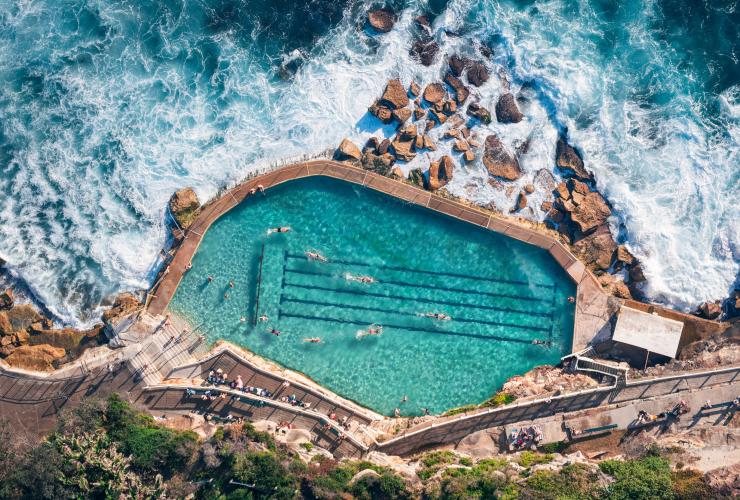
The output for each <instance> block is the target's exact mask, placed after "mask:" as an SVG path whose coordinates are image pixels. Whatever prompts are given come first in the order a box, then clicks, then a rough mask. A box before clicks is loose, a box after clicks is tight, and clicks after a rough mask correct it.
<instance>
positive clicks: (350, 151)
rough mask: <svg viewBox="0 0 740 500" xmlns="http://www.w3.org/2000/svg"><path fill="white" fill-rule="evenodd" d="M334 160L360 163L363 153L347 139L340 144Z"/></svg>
mask: <svg viewBox="0 0 740 500" xmlns="http://www.w3.org/2000/svg"><path fill="white" fill-rule="evenodd" d="M334 158H336V159H337V160H340V161H343V160H350V161H351V160H354V161H359V160H361V159H362V152H361V151H360V148H358V147H357V146H356V145H355V143H353V142H352V141H350V140H349V139H347V138H344V139H343V140H342V142H341V143H340V144H339V147H338V148H337V150H336V151H335V152H334Z"/></svg>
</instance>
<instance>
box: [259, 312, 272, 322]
mask: <svg viewBox="0 0 740 500" xmlns="http://www.w3.org/2000/svg"><path fill="white" fill-rule="evenodd" d="M257 319H259V320H260V321H267V320H268V319H270V318H268V317H267V314H263V315H262V316H260V317H259V318H257Z"/></svg>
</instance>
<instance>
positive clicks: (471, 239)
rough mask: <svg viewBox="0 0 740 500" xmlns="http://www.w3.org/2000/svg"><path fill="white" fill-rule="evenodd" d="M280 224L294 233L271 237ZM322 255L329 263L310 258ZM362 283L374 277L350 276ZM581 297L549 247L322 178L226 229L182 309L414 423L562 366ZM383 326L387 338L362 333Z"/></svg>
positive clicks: (246, 209)
mask: <svg viewBox="0 0 740 500" xmlns="http://www.w3.org/2000/svg"><path fill="white" fill-rule="evenodd" d="M276 226H290V227H291V228H292V231H290V232H288V233H284V234H271V235H268V234H267V230H268V228H272V227H276ZM309 250H310V251H317V252H320V253H321V254H322V255H324V256H325V257H326V258H327V259H328V262H323V263H322V262H316V261H312V260H309V259H307V258H306V256H305V252H306V251H309ZM209 276H211V277H213V281H210V282H209V281H208V277H209ZM358 276H369V277H372V279H373V281H374V282H373V283H360V282H357V281H352V280H350V279H348V278H351V277H358ZM232 281H233V285H234V286H233V288H232V287H231V285H230V282H232ZM574 295H575V284H574V283H573V282H572V281H571V280H570V279H569V278H568V276H567V275H566V274H565V272H564V271H563V270H562V269H561V268H560V266H559V265H558V264H557V263H556V262H555V260H554V259H552V258H551V257H550V255H549V254H548V253H547V252H546V251H544V250H542V249H540V248H537V247H533V246H530V245H526V244H524V243H521V242H519V241H516V240H513V239H511V238H507V237H505V236H502V235H499V234H496V233H493V232H490V231H487V230H484V229H481V228H478V227H476V226H473V225H470V224H466V223H463V222H461V221H458V220H455V219H451V218H448V217H446V216H443V215H441V214H437V213H433V212H431V211H428V210H425V209H423V208H419V207H417V206H414V205H408V204H405V203H403V202H402V201H399V200H396V199H394V198H391V197H389V196H386V195H383V194H380V193H377V192H374V191H372V190H369V189H367V188H363V187H360V186H356V185H353V184H349V183H345V182H342V181H338V180H334V179H329V178H323V177H313V178H307V179H299V180H294V181H291V182H288V183H285V184H282V185H280V186H277V187H275V188H272V189H270V190H269V191H267V192H266V193H265V194H264V195H258V196H254V197H251V198H249V199H247V200H246V201H245V202H244V203H242V204H241V205H239V206H238V207H237V208H235V209H233V210H232V211H230V212H229V213H227V214H226V215H224V216H223V217H222V218H221V219H219V220H217V221H216V222H214V224H213V225H212V226H211V228H210V229H209V231H208V233H207V234H206V236H205V237H204V239H203V241H202V242H201V245H200V247H199V249H198V251H197V253H196V254H195V256H194V257H193V268H192V269H191V270H190V271H189V272H187V273H186V274H185V276H184V277H183V279H182V282H181V283H180V286H179V288H178V290H177V292H176V294H175V296H174V298H173V300H172V303H171V304H170V309H171V310H172V311H174V312H175V313H177V314H180V315H182V316H184V317H185V318H187V319H188V320H189V321H190V322H191V324H192V325H193V326H196V325H202V329H203V330H204V331H206V333H207V334H208V337H209V340H213V341H215V340H217V339H225V340H228V341H231V342H233V343H236V344H239V345H242V346H244V347H246V348H248V349H249V350H251V351H253V352H255V353H257V354H259V355H261V356H264V357H266V358H268V359H271V360H274V361H276V362H278V363H280V364H282V365H284V366H287V367H289V368H291V369H294V370H297V371H301V372H303V373H305V374H306V375H308V376H310V377H311V378H313V379H314V380H316V381H317V382H318V383H320V384H321V385H323V386H325V387H327V388H329V389H331V390H333V391H335V392H337V393H338V394H341V395H342V396H344V397H347V398H349V399H352V400H354V401H356V402H358V403H360V404H362V405H364V406H367V407H369V408H372V409H374V410H376V411H378V412H380V413H383V414H387V415H390V414H392V413H393V410H394V409H395V408H397V407H398V408H400V409H401V413H402V414H403V415H414V414H420V413H421V412H422V409H423V408H427V409H429V410H430V411H431V412H432V413H438V412H442V411H444V410H446V409H449V408H453V407H456V406H460V405H464V404H470V403H478V402H481V401H483V400H485V399H486V398H487V397H489V396H491V395H492V394H493V393H494V392H495V391H496V390H497V389H498V388H500V386H501V384H503V382H505V381H506V380H507V379H508V378H510V377H511V376H513V375H517V374H521V373H524V372H526V371H527V370H529V369H531V368H533V367H534V366H538V365H542V364H553V363H557V362H558V361H559V359H560V357H561V356H563V355H564V354H567V353H568V352H570V347H571V345H570V343H571V337H572V331H573V317H574V309H575V307H574V304H571V303H569V302H568V300H567V299H568V297H569V296H574ZM427 313H444V314H446V315H448V316H450V317H451V319H450V320H439V319H434V318H429V317H426V316H425V314H427ZM263 315H264V316H267V318H268V319H267V320H266V321H259V320H258V317H259V316H263ZM372 324H376V325H383V330H382V334H381V335H375V336H364V337H363V336H362V335H358V333H359V332H362V331H366V330H367V329H368V328H369V327H370V325H372ZM272 329H277V330H279V331H280V335H278V336H276V335H273V334H271V333H270V331H271V330H272ZM306 338H320V339H321V342H320V343H309V342H304V339H306ZM535 340H536V341H541V342H547V343H548V344H547V345H534V344H533V343H532V341H535ZM404 396H408V401H406V402H404V403H401V400H402V398H403V397H404Z"/></svg>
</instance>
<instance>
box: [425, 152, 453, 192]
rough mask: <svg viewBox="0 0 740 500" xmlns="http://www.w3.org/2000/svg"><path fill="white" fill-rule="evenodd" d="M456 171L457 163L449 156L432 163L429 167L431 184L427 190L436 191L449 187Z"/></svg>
mask: <svg viewBox="0 0 740 500" xmlns="http://www.w3.org/2000/svg"><path fill="white" fill-rule="evenodd" d="M454 170H455V163H454V161H452V158H450V157H449V156H443V157H442V158H440V159H439V160H437V161H435V162H432V164H431V165H430V166H429V183H428V186H427V188H428V189H429V190H431V191H436V190H437V189H440V188H442V187H444V186H445V185H447V183H448V182H450V181H451V180H452V175H453V173H454Z"/></svg>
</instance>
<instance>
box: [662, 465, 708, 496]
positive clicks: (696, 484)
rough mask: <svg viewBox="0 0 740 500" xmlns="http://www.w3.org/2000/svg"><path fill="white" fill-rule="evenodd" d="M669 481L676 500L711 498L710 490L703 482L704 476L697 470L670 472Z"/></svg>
mask: <svg viewBox="0 0 740 500" xmlns="http://www.w3.org/2000/svg"><path fill="white" fill-rule="evenodd" d="M671 480H672V482H673V493H674V494H675V495H676V499H677V500H694V499H696V500H700V499H703V498H712V489H711V488H710V487H709V485H708V484H707V483H706V481H704V475H703V474H702V473H701V472H699V471H697V470H693V469H681V470H675V471H673V472H671Z"/></svg>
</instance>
